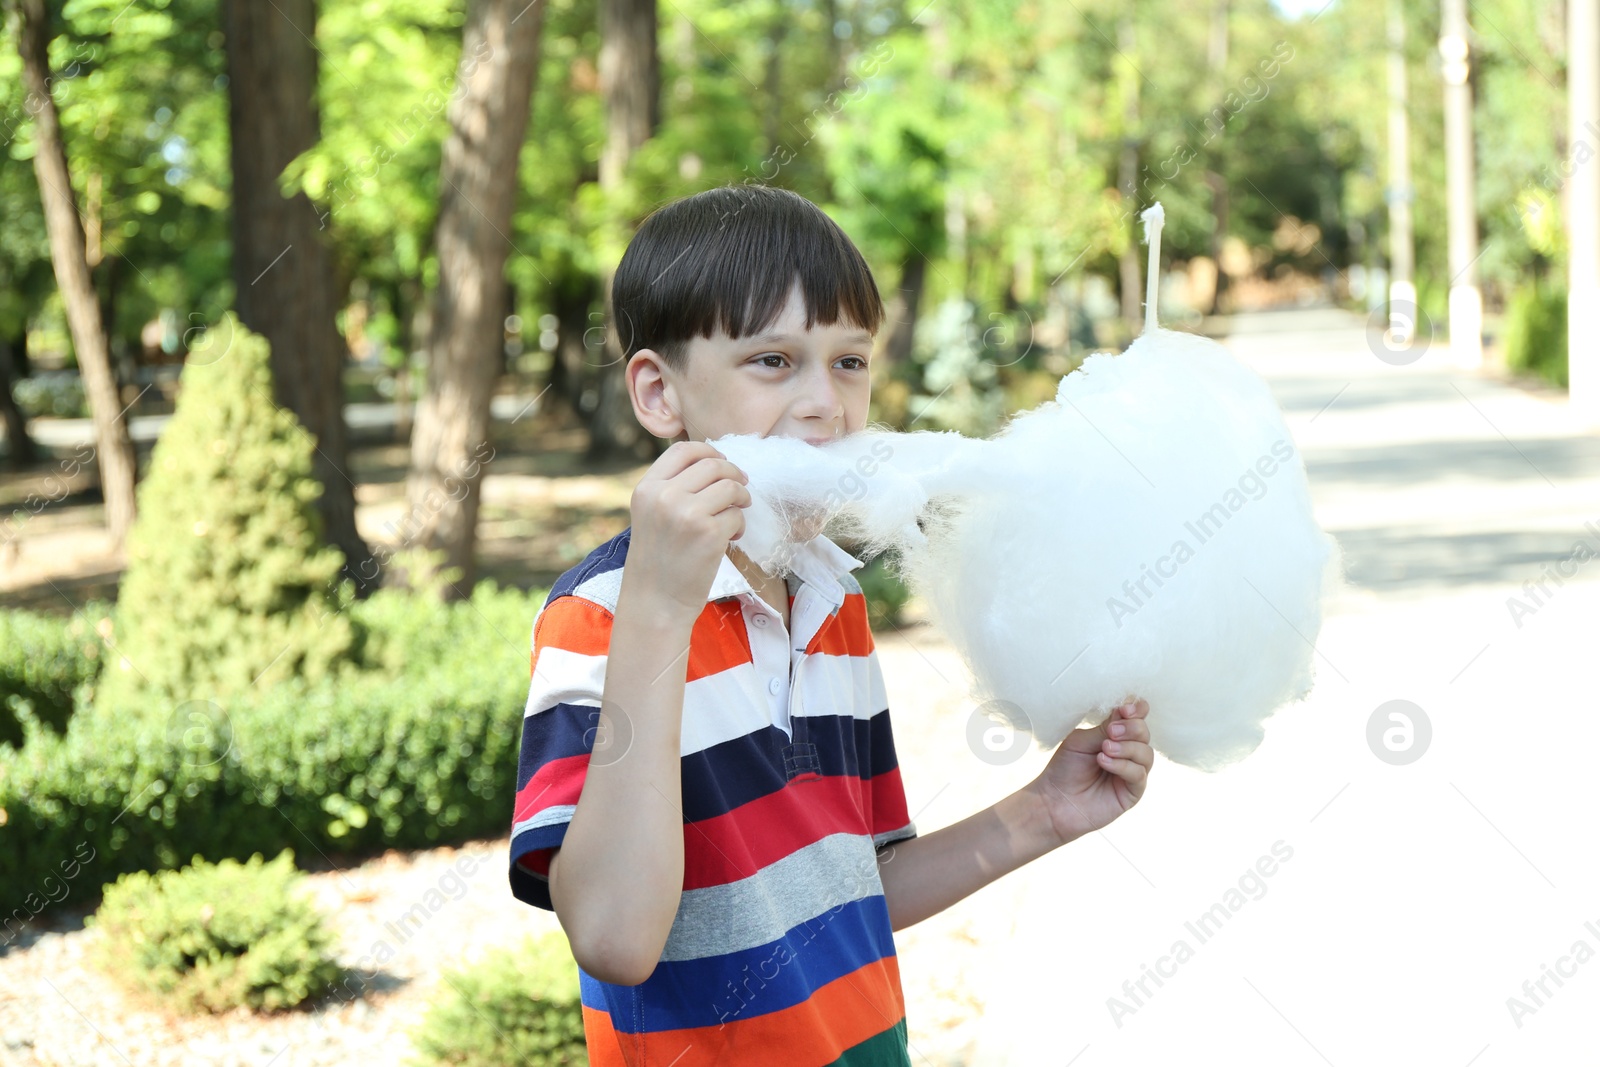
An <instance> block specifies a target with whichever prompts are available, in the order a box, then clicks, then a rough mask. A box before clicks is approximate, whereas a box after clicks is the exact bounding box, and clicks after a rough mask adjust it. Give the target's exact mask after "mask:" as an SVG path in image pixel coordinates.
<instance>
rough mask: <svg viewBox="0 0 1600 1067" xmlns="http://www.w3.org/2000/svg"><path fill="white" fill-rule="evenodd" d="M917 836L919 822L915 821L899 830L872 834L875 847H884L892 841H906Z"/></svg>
mask: <svg viewBox="0 0 1600 1067" xmlns="http://www.w3.org/2000/svg"><path fill="white" fill-rule="evenodd" d="M916 836H917V824H916V823H914V822H908V823H906V824H905V825H904V826H902V827H900V829H898V830H885V831H884V832H883V833H881V834H874V835H873V836H872V845H873V847H874V848H882V847H883V846H884V845H887V844H890V843H892V842H895V841H906V840H909V839H910V838H913V837H916Z"/></svg>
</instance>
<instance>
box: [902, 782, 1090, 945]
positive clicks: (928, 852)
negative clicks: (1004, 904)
mask: <svg viewBox="0 0 1600 1067" xmlns="http://www.w3.org/2000/svg"><path fill="white" fill-rule="evenodd" d="M1065 843H1066V842H1064V841H1063V840H1062V839H1061V837H1060V835H1059V834H1058V833H1057V831H1056V830H1055V828H1054V827H1053V826H1052V824H1051V820H1050V815H1049V812H1048V811H1047V810H1046V808H1045V806H1044V804H1043V802H1042V801H1040V800H1039V798H1038V795H1037V794H1036V793H1034V792H1033V791H1032V790H1031V789H1026V788H1025V789H1020V790H1018V791H1017V792H1015V793H1013V794H1011V795H1010V796H1008V797H1006V798H1005V799H1004V800H1001V801H1000V802H999V803H997V804H994V805H993V806H991V807H988V808H985V809H984V810H982V811H980V812H978V813H977V814H975V815H971V816H969V817H967V818H965V819H963V820H961V821H960V822H958V823H956V824H955V825H953V826H947V827H945V828H944V829H942V830H935V831H934V832H933V833H931V834H928V835H926V836H922V837H914V838H912V839H911V840H909V841H901V842H897V843H896V844H894V845H892V846H889V847H886V848H885V849H883V850H882V852H881V853H880V854H879V856H878V861H879V865H878V873H879V875H880V877H881V878H882V879H883V895H884V899H885V900H886V901H887V902H888V906H889V922H890V925H891V927H892V928H893V929H896V930H903V929H905V928H906V927H908V926H912V925H915V924H916V923H919V922H921V921H922V920H923V919H926V918H928V917H929V916H931V915H937V914H938V913H939V912H941V911H943V910H944V909H945V908H948V907H949V906H950V905H952V904H954V903H955V902H956V901H958V900H960V899H962V898H963V897H966V896H970V895H971V894H973V893H975V892H977V891H978V890H979V889H982V888H983V887H984V886H986V885H988V884H989V883H990V882H993V881H995V880H996V879H998V878H1001V877H1003V876H1005V875H1006V874H1009V873H1010V872H1011V871H1014V870H1016V869H1017V868H1018V867H1021V866H1022V865H1023V864H1025V863H1030V862H1032V861H1033V860H1035V859H1038V858H1039V857H1040V856H1042V855H1044V854H1045V853H1046V852H1049V851H1051V850H1052V849H1054V848H1057V847H1059V846H1060V845H1063V844H1065Z"/></svg>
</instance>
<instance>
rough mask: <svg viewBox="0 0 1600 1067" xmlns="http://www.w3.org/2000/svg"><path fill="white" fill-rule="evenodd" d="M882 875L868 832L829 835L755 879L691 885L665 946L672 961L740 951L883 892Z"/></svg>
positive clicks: (770, 866) (665, 953) (663, 955)
mask: <svg viewBox="0 0 1600 1067" xmlns="http://www.w3.org/2000/svg"><path fill="white" fill-rule="evenodd" d="M882 892H883V881H882V879H881V878H880V877H879V875H878V859H877V854H876V853H875V852H874V851H873V847H872V842H871V841H870V840H869V839H868V838H867V837H866V835H865V834H830V835H829V836H827V837H824V838H822V839H821V840H820V841H816V842H813V843H812V844H809V845H807V846H806V847H805V848H802V849H800V850H798V851H796V852H792V853H790V854H789V855H787V856H785V857H784V858H783V859H781V860H778V861H776V862H774V863H770V864H768V865H767V866H765V867H763V868H762V869H761V870H759V871H757V872H756V873H755V874H752V875H751V876H750V877H748V878H741V879H740V880H739V881H737V882H730V883H729V884H727V885H716V886H707V887H706V888H704V889H690V890H686V891H685V892H684V894H683V899H682V900H681V901H680V902H679V904H678V914H677V917H676V918H675V919H674V920H673V922H672V930H671V932H670V933H668V934H667V945H666V948H664V949H663V950H662V952H661V958H662V960H665V961H672V960H692V959H701V958H703V957H706V956H722V955H726V954H727V953H730V952H740V951H743V950H744V949H749V948H755V947H757V946H759V945H765V944H768V943H770V942H773V941H776V940H777V939H778V938H780V937H782V936H783V934H784V932H785V931H787V930H789V929H792V928H793V927H796V926H799V925H800V924H801V923H803V922H805V921H806V920H807V919H815V918H816V917H817V916H819V915H822V914H824V913H825V912H827V911H830V910H831V909H833V908H836V907H839V906H841V905H844V904H848V903H850V901H852V900H860V899H862V898H864V897H872V896H878V895H880V894H881V893H882Z"/></svg>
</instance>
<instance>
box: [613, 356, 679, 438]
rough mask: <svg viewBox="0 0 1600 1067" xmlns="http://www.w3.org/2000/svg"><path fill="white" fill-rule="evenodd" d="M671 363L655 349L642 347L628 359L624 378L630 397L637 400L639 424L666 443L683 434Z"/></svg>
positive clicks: (634, 401) (634, 408) (636, 412)
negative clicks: (670, 369) (670, 372)
mask: <svg viewBox="0 0 1600 1067" xmlns="http://www.w3.org/2000/svg"><path fill="white" fill-rule="evenodd" d="M668 375H669V369H668V367H667V362H666V360H665V359H663V358H662V357H661V354H660V353H659V352H657V351H655V350H654V349H651V348H641V349H639V351H637V352H635V353H634V354H633V358H632V359H630V360H628V366H627V368H626V370H625V371H624V377H625V378H626V379H627V382H628V396H629V397H630V398H631V399H632V400H633V415H634V418H636V419H638V420H639V425H640V426H643V427H644V428H645V429H646V430H647V431H648V432H650V433H651V434H653V435H655V436H656V437H660V438H662V439H664V440H671V439H673V438H675V437H677V436H678V434H679V433H681V432H682V431H683V428H684V426H683V419H682V418H680V417H679V415H678V403H677V397H676V395H675V394H676V392H677V387H676V385H675V384H674V383H673V382H672V381H671V380H670V378H669V377H668Z"/></svg>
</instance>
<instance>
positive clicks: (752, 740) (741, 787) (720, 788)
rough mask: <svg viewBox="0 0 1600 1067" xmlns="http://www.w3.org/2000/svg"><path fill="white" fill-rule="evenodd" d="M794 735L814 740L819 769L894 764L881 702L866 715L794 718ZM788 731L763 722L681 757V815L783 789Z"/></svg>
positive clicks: (713, 813)
mask: <svg viewBox="0 0 1600 1067" xmlns="http://www.w3.org/2000/svg"><path fill="white" fill-rule="evenodd" d="M794 723H795V741H796V742H800V741H807V742H809V743H810V744H813V745H815V746H817V751H816V755H817V759H818V762H819V763H820V764H821V766H820V769H819V770H818V773H819V774H821V775H823V776H825V777H827V776H834V775H849V776H851V777H861V778H872V777H876V776H877V775H880V774H887V773H888V772H889V771H892V770H894V769H895V768H896V767H897V766H899V764H898V762H897V760H896V759H895V751H894V735H893V733H892V732H891V730H890V727H889V710H888V709H887V708H885V709H884V710H883V711H880V712H878V713H877V714H876V715H874V716H872V718H870V719H858V718H856V717H855V716H853V715H811V716H805V717H803V718H796V719H795V720H794ZM788 745H789V737H788V735H787V734H785V733H784V732H783V731H782V730H780V729H778V728H777V727H776V726H764V727H762V728H761V729H759V730H752V731H751V732H750V733H747V734H745V735H743V736H742V737H735V738H733V739H732V740H729V741H723V742H721V743H719V744H715V745H712V746H711V747H710V748H706V749H701V750H700V751H699V752H692V753H690V754H689V755H687V756H684V757H683V761H682V764H681V767H682V776H683V817H684V819H685V820H686V821H688V822H699V821H701V820H702V819H714V818H716V817H717V816H719V815H725V814H727V813H728V812H730V811H732V810H733V809H734V808H737V807H739V806H740V805H742V804H748V803H749V802H750V801H752V800H759V799H760V798H762V797H764V796H766V795H767V794H769V793H775V792H777V791H778V790H780V789H782V788H783V787H784V785H785V784H787V783H786V779H785V778H784V774H783V757H784V749H785V748H787V747H788Z"/></svg>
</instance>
